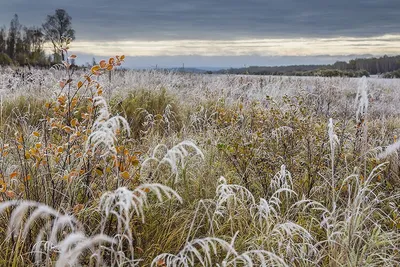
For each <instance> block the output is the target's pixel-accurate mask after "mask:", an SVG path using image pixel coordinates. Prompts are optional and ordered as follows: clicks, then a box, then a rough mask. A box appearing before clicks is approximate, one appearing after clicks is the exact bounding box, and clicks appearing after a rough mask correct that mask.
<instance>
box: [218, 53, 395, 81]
mask: <svg viewBox="0 0 400 267" xmlns="http://www.w3.org/2000/svg"><path fill="white" fill-rule="evenodd" d="M217 73H229V74H251V75H287V76H324V77H334V76H347V77H361V76H364V75H365V76H369V75H382V76H383V77H385V78H400V56H383V57H379V58H376V57H373V58H358V59H353V60H350V61H349V62H345V61H337V62H336V63H334V64H331V65H292V66H276V67H262V66H250V67H247V68H237V69H233V68H231V69H227V70H221V71H218V72H217Z"/></svg>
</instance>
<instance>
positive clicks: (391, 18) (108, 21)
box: [0, 0, 400, 66]
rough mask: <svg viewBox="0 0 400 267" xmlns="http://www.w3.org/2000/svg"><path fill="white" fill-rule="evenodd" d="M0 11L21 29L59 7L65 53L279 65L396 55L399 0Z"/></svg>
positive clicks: (43, 5) (46, 2)
mask: <svg viewBox="0 0 400 267" xmlns="http://www.w3.org/2000/svg"><path fill="white" fill-rule="evenodd" d="M0 7H1V8H0V25H7V26H8V24H9V22H10V20H11V18H12V16H13V14H14V13H17V14H18V15H19V17H20V21H21V23H22V24H24V25H40V24H41V23H42V22H43V21H44V20H45V18H46V15H47V14H52V13H54V10H55V9H57V8H63V9H65V10H67V12H68V13H69V14H70V15H71V16H72V22H73V27H74V28H75V30H76V35H77V36H76V37H77V41H76V42H74V44H73V46H72V48H73V51H74V52H76V53H81V54H86V55H96V56H97V57H98V56H111V55H115V54H125V55H127V56H134V57H141V59H148V60H149V62H153V61H157V59H156V58H153V57H158V60H161V61H162V57H165V58H166V59H169V57H170V56H173V57H176V59H177V61H183V60H184V59H185V57H191V58H194V57H193V56H194V55H195V56H198V57H197V58H201V57H210V56H213V57H217V56H218V57H221V58H220V59H221V60H224V59H225V60H228V58H229V60H228V61H225V62H221V64H220V65H221V66H222V65H224V66H225V65H228V64H230V63H231V61H230V59H231V58H237V59H240V58H241V57H250V58H253V57H255V56H258V57H271V56H273V59H274V62H275V59H276V58H279V57H281V58H282V60H283V61H282V62H285V64H286V59H288V58H293V59H296V58H297V59H298V58H304V57H306V58H307V59H316V61H315V62H320V61H321V60H325V59H326V58H331V59H333V58H337V57H338V56H342V55H345V56H346V55H363V54H371V55H383V54H398V53H399V52H400V51H399V50H400V49H399V47H400V1H399V0H303V1H299V0H245V1H243V0H169V1H165V0H146V1H142V0H115V1H109V0H96V1H95V0H85V1H76V0H70V1H65V0H63V1H60V0H41V1H30V0H12V1H10V0H0ZM321 55H322V56H321ZM179 56H180V57H181V58H179ZM326 56H329V57H326ZM153 59H154V60H153ZM167 61H168V60H167ZM294 61H295V62H297V61H296V60H294ZM300 61H301V60H300ZM295 62H294V63H295ZM307 62H308V61H307ZM215 64H217V61H215ZM145 65H149V64H145ZM236 65H237V64H236Z"/></svg>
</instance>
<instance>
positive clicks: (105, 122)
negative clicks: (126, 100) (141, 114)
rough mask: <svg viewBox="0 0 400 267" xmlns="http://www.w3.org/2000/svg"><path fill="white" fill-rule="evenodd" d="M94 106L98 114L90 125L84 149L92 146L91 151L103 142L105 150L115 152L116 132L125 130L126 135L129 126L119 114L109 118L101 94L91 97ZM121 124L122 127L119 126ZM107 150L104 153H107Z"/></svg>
mask: <svg viewBox="0 0 400 267" xmlns="http://www.w3.org/2000/svg"><path fill="white" fill-rule="evenodd" d="M93 102H94V106H95V107H97V108H98V109H99V110H98V116H97V118H96V120H95V121H94V123H93V126H92V134H91V135H90V136H89V139H88V142H87V144H86V151H87V150H89V148H90V146H92V152H94V151H95V150H96V148H97V147H98V146H100V145H101V144H103V145H104V146H105V147H106V149H107V150H108V151H107V152H111V153H114V154H116V153H117V150H116V148H115V145H114V143H115V141H116V139H117V137H116V136H117V133H119V132H120V131H121V129H122V130H126V131H127V132H128V135H129V134H130V128H129V125H128V122H127V121H126V119H125V118H123V117H121V116H114V117H111V118H110V113H109V111H108V106H107V103H106V101H105V99H104V98H103V97H101V96H97V97H95V98H94V99H93ZM121 126H122V127H121ZM107 152H106V153H105V154H103V156H104V155H106V154H107Z"/></svg>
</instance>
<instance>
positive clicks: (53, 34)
mask: <svg viewBox="0 0 400 267" xmlns="http://www.w3.org/2000/svg"><path fill="white" fill-rule="evenodd" d="M71 20H72V18H71V16H69V15H68V13H67V12H66V11H65V10H64V9H57V10H56V12H55V14H54V15H48V16H47V18H46V21H45V23H43V25H42V26H43V29H44V32H45V36H46V40H48V41H51V42H52V44H53V47H54V53H55V54H57V55H58V54H61V58H62V60H64V51H63V50H62V49H61V48H62V47H63V45H64V44H65V43H66V41H67V40H69V41H73V40H75V31H74V29H72V23H71Z"/></svg>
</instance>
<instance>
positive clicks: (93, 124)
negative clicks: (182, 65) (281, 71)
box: [0, 66, 400, 266]
mask: <svg viewBox="0 0 400 267" xmlns="http://www.w3.org/2000/svg"><path fill="white" fill-rule="evenodd" d="M104 69H105V67H104V66H102V67H101V68H100V67H99V69H94V71H93V72H97V71H99V72H100V73H103V70H104ZM96 74H97V73H96ZM85 75H87V76H86V77H85ZM0 100H1V101H0V102H1V103H0V116H1V118H0V128H1V137H0V155H1V157H0V200H1V202H0V240H1V244H2V247H3V249H2V250H1V251H0V265H1V266H34V265H35V264H36V265H38V266H53V265H56V266H70V265H72V266H80V265H81V266H134V265H138V266H399V265H400V251H399V250H400V249H399V248H400V210H399V204H400V195H399V193H400V190H399V185H400V167H399V166H400V164H399V155H398V149H399V148H400V143H399V142H398V137H399V135H400V109H399V103H400V79H379V78H375V77H371V78H319V77H280V76H235V75H206V74H182V73H174V72H170V73H166V72H157V71H112V72H111V74H110V73H109V72H106V71H104V73H103V75H100V76H97V75H94V74H93V73H92V72H90V71H89V73H84V72H82V71H80V70H79V71H76V72H72V71H68V70H65V69H64V68H63V67H59V68H57V69H52V70H30V71H29V70H24V71H23V72H19V73H17V72H15V71H14V70H12V69H6V68H3V69H0Z"/></svg>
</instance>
